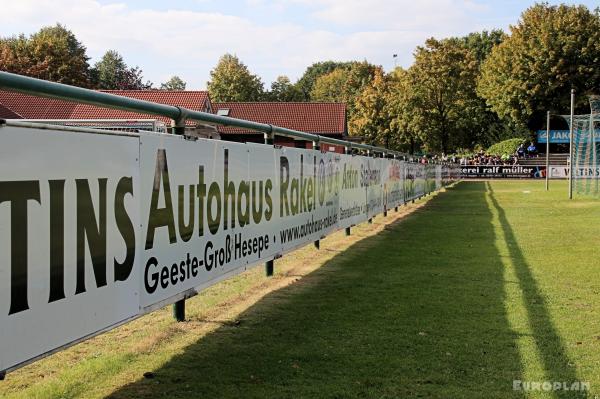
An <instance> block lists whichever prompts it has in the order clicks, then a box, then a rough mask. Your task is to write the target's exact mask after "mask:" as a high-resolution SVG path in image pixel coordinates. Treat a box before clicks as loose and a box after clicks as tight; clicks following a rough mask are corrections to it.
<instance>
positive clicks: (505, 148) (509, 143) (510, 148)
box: [486, 137, 525, 156]
mask: <svg viewBox="0 0 600 399" xmlns="http://www.w3.org/2000/svg"><path fill="white" fill-rule="evenodd" d="M524 142H525V140H524V139H523V138H518V137H517V138H512V139H508V140H504V141H501V142H499V143H496V144H493V145H492V146H490V148H488V150H487V151H486V152H487V153H488V154H490V155H498V156H502V155H513V154H514V153H515V151H517V148H519V145H521V144H523V143H524Z"/></svg>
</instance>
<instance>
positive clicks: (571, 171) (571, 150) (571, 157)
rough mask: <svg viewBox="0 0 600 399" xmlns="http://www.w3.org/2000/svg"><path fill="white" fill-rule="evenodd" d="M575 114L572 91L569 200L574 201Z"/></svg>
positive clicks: (572, 91)
mask: <svg viewBox="0 0 600 399" xmlns="http://www.w3.org/2000/svg"><path fill="white" fill-rule="evenodd" d="M574 113H575V89H571V120H570V123H569V199H573V171H574V170H575V167H574V165H573V141H574V140H573V130H574V129H573V123H574V121H573V114H574Z"/></svg>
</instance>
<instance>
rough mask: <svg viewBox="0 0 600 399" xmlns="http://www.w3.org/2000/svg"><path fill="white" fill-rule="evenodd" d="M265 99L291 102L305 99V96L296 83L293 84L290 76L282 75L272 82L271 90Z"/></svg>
mask: <svg viewBox="0 0 600 399" xmlns="http://www.w3.org/2000/svg"><path fill="white" fill-rule="evenodd" d="M265 99H266V100H267V101H277V102H290V101H303V100H304V96H303V95H302V93H301V92H300V90H299V89H298V88H297V87H296V85H294V84H292V82H291V81H290V78H288V77H287V76H285V75H282V76H278V77H277V79H276V80H275V81H274V82H272V83H271V90H269V91H268V92H267V93H265Z"/></svg>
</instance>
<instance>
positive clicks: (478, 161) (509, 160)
mask: <svg viewBox="0 0 600 399" xmlns="http://www.w3.org/2000/svg"><path fill="white" fill-rule="evenodd" d="M537 156H538V152H537V148H536V147H535V144H533V142H531V143H530V144H529V146H528V147H527V148H525V145H524V144H521V145H520V146H519V148H517V150H516V151H515V152H514V153H513V154H510V155H509V154H502V155H490V154H487V153H486V152H485V151H483V150H481V151H479V152H478V153H476V154H474V155H472V156H469V157H467V156H464V155H463V156H462V157H461V158H460V160H459V162H460V164H461V165H505V166H510V165H518V164H519V159H523V158H535V157H537Z"/></svg>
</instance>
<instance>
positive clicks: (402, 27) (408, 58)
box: [0, 0, 600, 90]
mask: <svg viewBox="0 0 600 399" xmlns="http://www.w3.org/2000/svg"><path fill="white" fill-rule="evenodd" d="M564 2H565V3H567V4H584V5H586V6H587V7H588V8H590V9H593V8H596V7H598V6H599V5H600V3H599V1H598V0H581V1H579V2H570V1H564ZM549 3H550V4H557V3H559V2H555V1H550V2H549ZM533 4H534V1H527V0H504V1H501V0H497V1H491V0H490V1H483V0H481V1H479V0H408V1H407V0H396V1H393V0H221V1H219V0H171V1H164V0H120V1H119V0H0V9H1V10H2V15H3V18H2V23H0V36H1V37H6V36H12V35H17V34H20V33H25V34H27V35H28V34H31V33H33V32H35V31H37V30H39V29H40V28H41V27H43V26H47V25H54V24H56V23H57V22H58V23H61V24H63V25H65V26H66V27H67V28H68V29H70V30H71V31H72V32H73V33H74V34H75V35H76V37H77V38H78V40H79V41H80V42H82V43H83V45H85V46H86V47H87V54H88V56H90V57H91V60H90V63H91V64H93V63H95V62H96V61H98V60H99V59H100V58H101V57H102V55H103V54H104V53H105V52H106V51H107V50H109V49H113V50H117V51H118V52H119V53H121V55H123V57H124V59H125V62H126V63H127V64H128V65H129V66H136V65H137V66H139V67H140V68H141V69H142V70H143V75H144V78H145V79H147V80H150V81H152V82H154V84H155V85H159V84H160V83H161V82H165V81H167V80H168V79H169V77H171V76H173V75H177V76H179V77H181V78H182V79H183V80H184V81H186V82H187V89H196V90H202V89H205V88H206V82H207V81H208V80H209V79H210V71H211V70H212V69H213V68H214V67H215V65H216V64H217V62H218V60H219V58H220V57H221V56H222V55H223V54H225V53H231V54H235V55H237V56H238V57H239V58H240V59H241V61H242V62H243V63H244V64H246V65H247V66H248V68H249V69H250V71H251V72H252V73H254V74H257V75H258V76H260V77H261V79H262V81H263V82H264V83H265V88H269V87H270V83H271V82H272V81H273V80H275V79H276V78H277V76H280V75H286V76H288V77H289V78H290V79H291V80H292V81H296V80H297V79H298V78H299V77H300V76H302V74H303V73H304V71H305V70H306V67H308V66H309V65H311V64H312V63H314V62H318V61H326V60H334V61H348V60H359V61H362V60H367V61H369V62H371V63H373V64H377V65H382V66H383V67H384V69H385V70H388V71H389V70H391V69H393V68H394V66H395V65H398V66H403V67H408V66H410V65H411V63H412V61H413V51H414V49H415V47H416V46H418V45H421V44H423V43H424V41H425V39H427V38H428V37H432V36H433V37H436V38H445V37H450V36H464V35H466V34H468V33H470V32H476V31H482V30H491V29H503V30H505V31H508V29H509V26H510V25H511V24H516V23H517V22H518V20H519V17H520V14H521V12H523V11H524V10H525V9H526V8H527V7H529V6H531V5H533ZM393 54H397V57H396V58H394V57H393Z"/></svg>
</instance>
